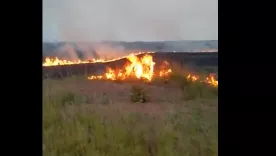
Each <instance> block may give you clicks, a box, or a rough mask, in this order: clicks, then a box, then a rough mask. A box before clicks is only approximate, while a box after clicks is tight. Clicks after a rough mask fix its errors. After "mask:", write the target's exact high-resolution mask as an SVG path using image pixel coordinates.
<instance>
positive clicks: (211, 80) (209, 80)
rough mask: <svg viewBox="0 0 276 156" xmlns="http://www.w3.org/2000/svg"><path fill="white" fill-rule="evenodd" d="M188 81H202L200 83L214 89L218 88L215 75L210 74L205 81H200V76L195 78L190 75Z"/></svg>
mask: <svg viewBox="0 0 276 156" xmlns="http://www.w3.org/2000/svg"><path fill="white" fill-rule="evenodd" d="M187 79H188V80H191V81H193V82H194V81H200V82H205V83H207V84H210V85H212V86H214V87H218V81H217V80H216V79H215V77H214V75H213V74H210V75H209V76H208V77H206V78H205V79H204V80H202V79H200V77H199V76H195V75H191V74H189V75H188V76H187Z"/></svg>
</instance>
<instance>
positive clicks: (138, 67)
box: [88, 54, 155, 81]
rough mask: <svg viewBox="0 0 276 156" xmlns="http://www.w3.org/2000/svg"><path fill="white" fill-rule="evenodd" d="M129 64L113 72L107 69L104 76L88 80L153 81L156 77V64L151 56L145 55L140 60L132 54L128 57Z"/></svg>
mask: <svg viewBox="0 0 276 156" xmlns="http://www.w3.org/2000/svg"><path fill="white" fill-rule="evenodd" d="M126 58H127V60H128V61H129V63H127V64H126V65H125V66H124V68H123V69H119V70H113V69H111V68H107V70H106V73H105V74H104V75H103V76H100V77H99V76H94V75H92V76H90V77H88V79H90V80H92V79H103V78H105V79H109V80H124V79H126V78H127V77H135V78H138V79H145V80H148V81H151V80H152V78H153V75H154V65H155V62H154V61H153V59H152V56H151V55H149V54H146V55H144V56H143V57H142V58H141V59H139V58H138V57H137V56H136V55H135V54H131V55H129V56H127V57H126Z"/></svg>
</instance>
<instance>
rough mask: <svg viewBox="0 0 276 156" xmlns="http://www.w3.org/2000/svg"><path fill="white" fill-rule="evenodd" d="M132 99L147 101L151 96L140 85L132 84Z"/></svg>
mask: <svg viewBox="0 0 276 156" xmlns="http://www.w3.org/2000/svg"><path fill="white" fill-rule="evenodd" d="M130 100H131V102H135V103H137V102H140V103H145V102H148V101H149V97H148V96H147V95H146V93H145V91H144V89H143V88H141V87H139V86H132V87H131V93H130Z"/></svg>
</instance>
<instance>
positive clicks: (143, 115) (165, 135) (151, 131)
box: [43, 75, 218, 156]
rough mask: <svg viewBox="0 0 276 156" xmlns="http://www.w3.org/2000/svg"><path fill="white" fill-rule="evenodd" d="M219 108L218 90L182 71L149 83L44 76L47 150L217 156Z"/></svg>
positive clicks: (78, 155) (83, 154)
mask: <svg viewBox="0 0 276 156" xmlns="http://www.w3.org/2000/svg"><path fill="white" fill-rule="evenodd" d="M165 82H166V83H165ZM184 82H185V83H184ZM217 110H218V98H217V89H214V88H211V87H208V86H207V85H201V84H197V83H189V82H186V79H185V78H184V77H182V76H181V75H174V76H172V77H171V78H170V79H169V80H167V81H164V79H155V80H154V81H153V82H152V83H151V84H147V83H142V82H120V81H116V82H111V81H100V80H98V81H97V80H95V81H90V80H86V78H84V77H71V78H66V79H63V80H44V81H43V155H44V156H215V155H218V113H217Z"/></svg>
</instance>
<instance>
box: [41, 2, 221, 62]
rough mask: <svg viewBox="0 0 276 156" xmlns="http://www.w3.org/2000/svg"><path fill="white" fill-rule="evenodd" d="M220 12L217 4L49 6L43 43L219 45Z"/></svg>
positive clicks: (46, 6) (64, 3) (83, 4)
mask: <svg viewBox="0 0 276 156" xmlns="http://www.w3.org/2000/svg"><path fill="white" fill-rule="evenodd" d="M217 7H218V1H217V0H43V41H73V42H83V41H89V42H91V41H92V42H93V41H103V40H108V41H165V40H217V38H218V8H217ZM88 48H89V47H87V46H85V45H84V46H83V49H86V50H88ZM101 48H102V47H101ZM102 51H105V50H102ZM109 51H110V50H109ZM87 57H89V56H87Z"/></svg>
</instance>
